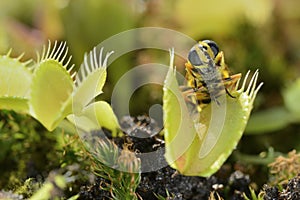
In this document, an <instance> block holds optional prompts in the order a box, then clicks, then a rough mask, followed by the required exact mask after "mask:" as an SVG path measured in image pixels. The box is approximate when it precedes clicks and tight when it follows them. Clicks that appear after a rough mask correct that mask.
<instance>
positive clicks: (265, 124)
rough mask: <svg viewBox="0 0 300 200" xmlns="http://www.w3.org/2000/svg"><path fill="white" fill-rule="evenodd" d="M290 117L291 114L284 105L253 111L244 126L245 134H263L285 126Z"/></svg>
mask: <svg viewBox="0 0 300 200" xmlns="http://www.w3.org/2000/svg"><path fill="white" fill-rule="evenodd" d="M291 119H292V114H291V113H290V112H289V111H288V110H287V109H286V108H284V107H275V108H270V109H268V110H265V111H261V112H258V113H254V114H253V115H252V116H251V117H250V120H249V122H248V125H247V127H246V131H245V132H246V134H247V135H252V134H264V133H267V132H272V131H276V130H280V129H283V128H284V127H286V126H287V125H288V124H289V123H290V122H291Z"/></svg>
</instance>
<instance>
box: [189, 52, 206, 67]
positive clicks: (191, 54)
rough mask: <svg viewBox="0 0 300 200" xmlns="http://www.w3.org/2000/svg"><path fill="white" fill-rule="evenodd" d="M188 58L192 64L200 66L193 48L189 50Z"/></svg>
mask: <svg viewBox="0 0 300 200" xmlns="http://www.w3.org/2000/svg"><path fill="white" fill-rule="evenodd" d="M188 59H189V61H190V63H191V64H192V65H194V66H200V65H202V64H203V63H202V61H201V60H200V58H199V55H198V53H197V52H196V50H195V49H191V51H190V52H189V55H188Z"/></svg>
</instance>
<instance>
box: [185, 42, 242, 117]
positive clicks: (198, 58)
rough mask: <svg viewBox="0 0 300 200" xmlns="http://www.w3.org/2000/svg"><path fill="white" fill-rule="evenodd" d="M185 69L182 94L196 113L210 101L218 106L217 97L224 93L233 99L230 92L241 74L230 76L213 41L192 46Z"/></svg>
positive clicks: (222, 57)
mask: <svg viewBox="0 0 300 200" xmlns="http://www.w3.org/2000/svg"><path fill="white" fill-rule="evenodd" d="M185 67H186V76H185V78H186V80H187V82H186V85H185V86H184V87H183V92H184V95H185V96H187V97H189V101H191V102H192V103H193V104H195V105H196V106H197V109H198V111H201V109H202V108H203V107H205V106H206V105H207V104H209V103H210V102H211V100H213V101H215V102H216V103H217V104H219V102H218V97H220V96H221V95H223V94H225V92H226V93H227V94H228V95H229V96H230V97H232V98H234V97H233V96H232V95H231V94H230V91H231V89H232V88H234V86H235V84H236V82H237V81H238V80H239V79H240V77H241V74H235V75H230V72H229V69H228V66H227V65H226V64H225V59H224V54H223V52H222V51H220V50H219V47H218V45H217V44H216V43H215V42H214V41H212V40H203V41H200V42H198V43H197V44H196V45H194V46H193V47H192V48H191V50H190V52H189V54H188V61H187V63H186V64H185Z"/></svg>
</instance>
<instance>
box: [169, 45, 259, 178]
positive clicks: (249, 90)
mask: <svg viewBox="0 0 300 200" xmlns="http://www.w3.org/2000/svg"><path fill="white" fill-rule="evenodd" d="M170 54H171V61H170V69H169V72H168V74H167V77H166V79H165V84H164V96H163V110H164V121H165V130H164V131H165V134H164V137H165V142H166V153H165V157H166V159H167V161H168V163H169V164H170V165H171V166H172V167H173V168H175V169H177V170H178V171H179V172H180V173H182V174H184V175H191V176H205V177H207V176H210V175H212V174H213V173H215V172H216V171H217V170H218V169H219V168H220V167H221V165H222V164H223V163H224V162H225V161H226V159H227V158H228V157H229V155H230V154H231V152H232V151H233V149H234V148H235V147H236V145H237V143H238V141H239V140H240V138H241V136H242V134H243V132H244V129H245V127H246V124H247V121H248V119H249V116H250V112H251V110H252V107H253V102H254V100H255V97H256V95H257V93H258V91H259V89H260V88H261V86H262V83H260V84H259V85H258V86H257V85H256V84H257V79H258V71H256V72H255V73H254V74H253V76H252V78H251V80H250V82H249V84H248V85H247V81H248V76H249V74H250V72H248V73H247V74H246V76H245V78H244V81H243V83H242V86H241V87H240V86H239V82H240V80H239V81H238V83H237V84H236V87H235V88H234V89H233V91H232V95H234V96H235V98H232V97H229V96H228V95H226V99H225V100H226V101H225V103H226V105H225V113H221V114H222V115H223V117H224V119H223V120H224V123H223V126H222V127H221V129H220V132H214V130H215V129H214V128H215V127H212V129H210V125H211V124H210V123H211V121H212V120H213V118H216V117H217V118H218V117H220V113H218V114H217V115H216V112H212V110H213V109H216V110H218V105H216V104H215V102H213V103H211V104H209V105H207V106H206V107H204V108H203V109H202V111H201V112H200V117H199V121H195V120H194V117H192V116H191V115H190V113H189V110H188V108H187V106H186V103H185V100H184V97H183V96H182V95H181V91H180V89H179V86H178V83H177V80H176V77H175V73H176V70H175V68H174V66H173V59H174V51H171V53H170ZM214 111H215V110H214ZM221 117H222V116H221ZM221 120H222V119H221ZM217 121H218V119H217ZM209 130H212V131H209Z"/></svg>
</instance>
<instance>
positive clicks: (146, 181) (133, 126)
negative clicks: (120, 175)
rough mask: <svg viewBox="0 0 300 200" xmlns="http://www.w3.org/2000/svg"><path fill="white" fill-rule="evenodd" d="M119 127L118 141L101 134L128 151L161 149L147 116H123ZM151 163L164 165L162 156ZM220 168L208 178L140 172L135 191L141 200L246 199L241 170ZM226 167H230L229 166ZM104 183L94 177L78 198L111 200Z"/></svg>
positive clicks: (246, 180)
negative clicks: (159, 199) (128, 147)
mask: <svg viewBox="0 0 300 200" xmlns="http://www.w3.org/2000/svg"><path fill="white" fill-rule="evenodd" d="M120 123H121V127H122V129H123V132H124V133H125V134H126V135H125V136H124V137H121V138H111V136H110V133H109V132H107V131H105V132H106V134H107V136H108V137H109V138H111V139H112V140H113V141H114V142H115V143H116V144H117V145H118V146H119V147H120V148H122V146H123V144H124V143H129V144H131V147H132V150H133V151H134V152H137V156H138V157H139V154H140V153H144V152H152V151H155V150H157V149H158V148H164V140H163V138H162V137H161V136H159V135H158V134H157V133H158V132H159V128H158V125H157V123H156V122H155V121H154V120H153V119H150V118H149V117H147V116H139V117H136V118H133V117H129V116H126V117H124V118H123V119H122V120H121V121H120ZM159 158H160V159H158V160H156V161H155V162H160V163H166V161H165V159H164V156H163V155H161V156H159ZM153 162H154V161H153V160H150V161H149V160H143V159H142V169H143V166H149V165H151V164H153ZM227 168H228V167H223V168H222V169H221V170H220V171H219V172H218V173H216V174H215V175H213V176H211V177H209V178H203V177H197V176H184V175H180V174H178V173H177V172H176V170H174V169H172V168H171V167H169V166H167V165H166V167H164V168H161V169H159V170H156V171H152V172H148V173H142V175H141V182H140V184H139V186H138V188H137V190H136V192H137V194H138V195H139V196H140V197H141V198H142V199H144V200H153V199H157V196H158V195H160V196H163V197H167V192H168V193H169V194H170V196H171V197H172V198H170V199H176V200H180V199H191V200H196V199H197V200H201V199H208V198H209V195H210V193H211V192H215V194H216V193H218V195H220V196H221V197H223V198H224V199H234V200H238V199H244V198H243V193H246V195H247V196H250V191H249V185H250V182H251V180H250V178H249V176H248V175H245V174H243V173H242V172H241V171H233V172H231V171H230V170H227ZM229 168H230V167H229ZM103 183H105V180H103V179H102V178H98V179H97V181H96V183H95V184H94V185H90V186H84V187H82V188H81V189H82V192H81V193H80V199H109V198H111V196H110V193H109V192H108V191H103V190H101V189H100V188H101V184H103Z"/></svg>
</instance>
